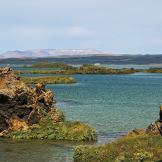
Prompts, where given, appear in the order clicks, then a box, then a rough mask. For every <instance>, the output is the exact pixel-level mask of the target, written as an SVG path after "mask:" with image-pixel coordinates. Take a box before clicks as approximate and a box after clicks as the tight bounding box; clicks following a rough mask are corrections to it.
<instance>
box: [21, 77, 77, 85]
mask: <svg viewBox="0 0 162 162" xmlns="http://www.w3.org/2000/svg"><path fill="white" fill-rule="evenodd" d="M21 79H22V81H23V82H25V83H27V84H33V83H34V84H36V83H39V82H43V83H46V84H72V83H76V80H75V79H74V78H73V77H69V76H41V77H21Z"/></svg>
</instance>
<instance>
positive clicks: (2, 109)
mask: <svg viewBox="0 0 162 162" xmlns="http://www.w3.org/2000/svg"><path fill="white" fill-rule="evenodd" d="M53 102H55V101H54V96H53V93H52V92H51V91H49V90H46V89H45V85H44V84H43V83H39V84H37V85H36V87H35V88H32V87H31V86H29V85H26V84H25V83H23V82H22V81H21V80H20V77H18V76H16V75H15V74H14V73H13V71H12V70H11V69H10V68H0V132H1V135H3V134H4V133H6V132H8V131H11V130H26V129H28V127H29V126H30V125H32V124H36V123H39V121H40V119H41V118H42V115H43V113H42V112H44V113H46V114H48V115H49V116H51V118H52V120H54V122H59V121H60V119H59V117H60V116H59V112H58V111H56V109H54V108H53Z"/></svg>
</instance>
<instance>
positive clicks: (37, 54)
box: [0, 49, 110, 59]
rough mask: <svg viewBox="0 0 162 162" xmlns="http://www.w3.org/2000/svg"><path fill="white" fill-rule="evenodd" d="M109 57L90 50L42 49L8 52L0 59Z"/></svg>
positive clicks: (1, 55) (0, 55) (0, 56)
mask: <svg viewBox="0 0 162 162" xmlns="http://www.w3.org/2000/svg"><path fill="white" fill-rule="evenodd" d="M96 55H110V54H106V53H104V52H101V51H98V50H92V49H85V50H81V49H65V50H57V49H43V50H26V51H19V50H16V51H8V52H5V53H2V54H0V58H2V59H5V58H45V57H71V56H72V57H76V56H96Z"/></svg>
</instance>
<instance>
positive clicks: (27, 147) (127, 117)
mask: <svg viewBox="0 0 162 162" xmlns="http://www.w3.org/2000/svg"><path fill="white" fill-rule="evenodd" d="M73 77H75V78H76V80H77V83H76V84H71V85H47V87H48V88H49V89H52V90H53V91H54V92H55V95H56V99H57V106H58V107H59V108H60V109H61V110H63V111H64V113H65V116H66V117H67V119H69V120H80V121H83V122H86V123H88V124H90V125H91V126H93V127H94V128H95V129H96V130H97V133H98V143H99V144H101V143H105V142H106V141H110V140H113V139H115V138H116V137H119V136H120V135H122V134H124V133H125V132H127V131H129V130H131V129H133V128H141V127H146V126H147V125H148V124H149V123H151V122H153V121H154V120H156V119H157V117H158V111H159V105H160V104H162V74H143V73H137V74H130V75H74V76H73ZM0 145H1V147H0V161H8V162H16V161H24V162H26V161H29V162H33V161H35V162H41V161H47V162H55V161H56V162H58V161H60V162H61V161H66V162H69V161H71V159H72V154H73V145H72V144H70V145H69V144H63V143H55V142H52V141H37V140H36V141H11V140H1V141H0Z"/></svg>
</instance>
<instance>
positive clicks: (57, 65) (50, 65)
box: [24, 62, 73, 69]
mask: <svg viewBox="0 0 162 162" xmlns="http://www.w3.org/2000/svg"><path fill="white" fill-rule="evenodd" d="M24 67H31V68H59V69H60V68H61V69H72V68H73V67H72V66H70V65H68V64H65V63H57V62H37V63H35V64H32V65H31V66H27V65H24Z"/></svg>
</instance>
